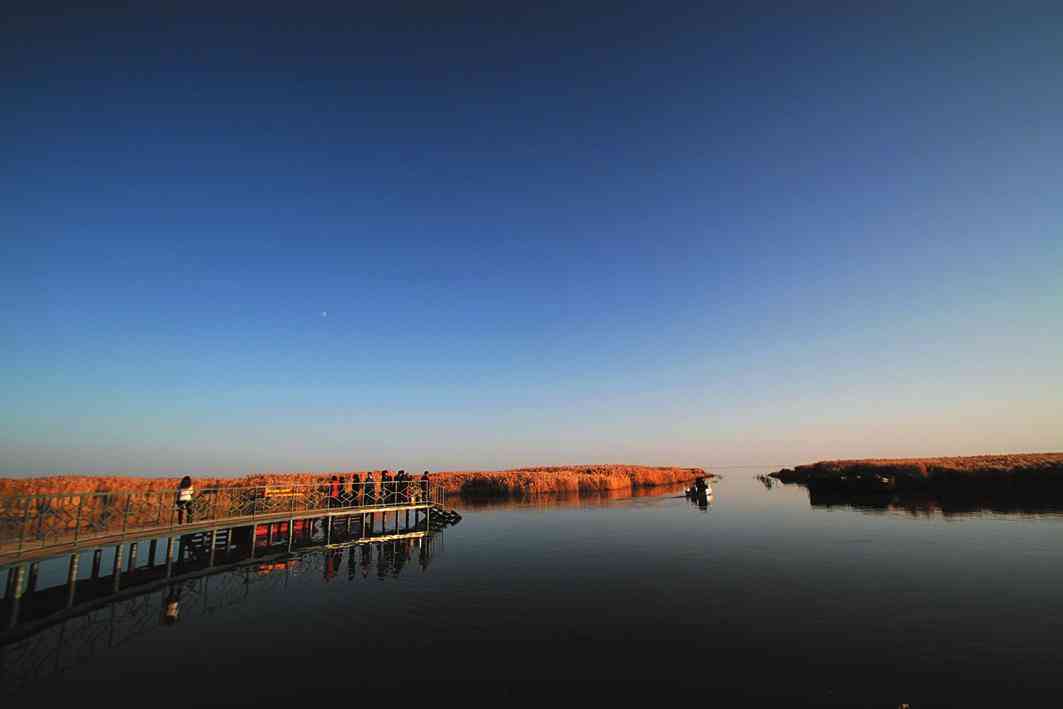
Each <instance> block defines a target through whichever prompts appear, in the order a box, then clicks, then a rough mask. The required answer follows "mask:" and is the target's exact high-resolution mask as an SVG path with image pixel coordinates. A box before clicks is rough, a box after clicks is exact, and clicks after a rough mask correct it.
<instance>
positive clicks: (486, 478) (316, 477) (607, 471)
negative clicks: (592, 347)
mask: <svg viewBox="0 0 1063 709" xmlns="http://www.w3.org/2000/svg"><path fill="white" fill-rule="evenodd" d="M367 472H369V471H366V470H356V471H344V472H340V471H336V472H325V473H267V474H252V475H244V476H241V477H235V478H233V477H219V476H209V475H200V476H194V477H193V481H194V483H195V485H196V486H197V487H200V488H210V487H242V486H254V485H274V484H280V483H287V484H293V483H303V484H313V483H324V482H325V481H327V480H329V479H330V478H331V477H332V476H333V475H339V476H341V477H342V478H343V479H344V480H345V481H347V480H350V477H351V475H352V474H355V473H357V474H358V475H359V476H360V478H361V480H363V481H364V480H365V476H366V473H367ZM372 472H373V477H374V480H376V481H377V482H379V480H380V472H381V471H379V470H374V471H372ZM407 472H408V473H410V475H412V476H413V477H414V478H417V477H418V476H419V475H420V473H421V471H419V470H411V471H407ZM394 473H395V471H394V470H392V471H391V474H392V475H394ZM708 474H709V473H707V472H706V471H705V470H703V469H701V468H680V467H653V466H645V465H568V466H554V467H534V468H515V469H511V470H490V471H440V472H435V473H430V476H431V478H432V481H433V483H435V484H438V485H442V486H443V488H444V489H445V491H446V493H447V494H449V495H461V496H463V497H522V496H527V495H537V494H557V493H563V494H570V493H589V492H604V491H611V490H624V489H636V488H646V487H656V486H660V485H673V484H676V483H686V482H689V481H691V480H693V479H694V478H696V477H699V476H702V475H708ZM179 480H180V476H175V477H168V478H148V477H136V476H118V475H50V476H40V477H34V478H19V479H15V478H0V495H28V494H47V495H52V494H63V493H78V492H149V491H156V490H170V489H173V488H175V487H176V486H177V483H178V481H179Z"/></svg>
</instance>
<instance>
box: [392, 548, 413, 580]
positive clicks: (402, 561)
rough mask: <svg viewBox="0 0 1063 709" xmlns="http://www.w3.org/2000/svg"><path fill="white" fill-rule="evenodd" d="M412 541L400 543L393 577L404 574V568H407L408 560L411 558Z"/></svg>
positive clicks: (396, 552) (396, 551)
mask: <svg viewBox="0 0 1063 709" xmlns="http://www.w3.org/2000/svg"><path fill="white" fill-rule="evenodd" d="M409 545H410V540H409V539H405V540H403V541H400V542H398V544H397V547H398V548H397V549H396V550H395V568H394V570H393V571H392V573H391V575H392V576H396V577H397V576H398V575H399V574H401V573H402V567H404V566H406V560H407V559H408V558H409V556H410V546H409Z"/></svg>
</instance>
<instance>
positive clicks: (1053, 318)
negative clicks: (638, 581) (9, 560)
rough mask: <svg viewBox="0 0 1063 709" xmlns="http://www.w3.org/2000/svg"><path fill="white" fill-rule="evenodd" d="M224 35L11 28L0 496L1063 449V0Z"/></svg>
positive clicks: (49, 20)
mask: <svg viewBox="0 0 1063 709" xmlns="http://www.w3.org/2000/svg"><path fill="white" fill-rule="evenodd" d="M928 4H932V5H934V7H935V8H937V9H934V10H933V11H931V10H928V9H927V8H926V7H924V5H928ZM226 5H228V4H226V3H215V4H214V5H213V6H209V10H207V11H205V12H204V13H203V14H197V13H196V12H195V11H193V10H190V9H189V6H190V4H188V3H182V4H180V5H172V6H171V5H166V7H171V8H181V9H180V10H173V11H171V10H167V11H165V12H162V11H159V10H157V9H155V10H152V12H155V13H156V14H134V13H131V12H129V11H102V10H95V11H89V10H82V9H70V10H62V9H61V8H58V7H56V8H51V7H49V6H48V5H47V3H39V2H34V3H27V4H26V5H25V7H24V8H22V9H21V10H18V9H16V10H12V9H11V7H10V6H8V5H5V9H4V11H3V12H4V13H5V14H4V15H3V16H2V17H0V22H2V24H0V85H2V86H3V90H2V91H3V97H4V104H5V108H4V110H3V111H2V112H0V141H2V143H0V144H2V145H3V161H2V162H0V195H2V196H0V247H2V252H0V254H2V255H0V302H2V304H3V319H2V322H0V357H2V360H0V361H2V368H0V405H2V413H0V474H7V475H22V474H29V473H47V472H144V473H172V472H183V471H188V472H231V473H236V472H247V471H262V470H329V469H351V468H363V467H385V466H386V467H393V468H394V467H400V466H405V467H407V468H413V469H420V468H423V467H432V468H437V469H446V468H451V469H453V468H485V467H511V466H517V465H525V464H551V463H567V462H572V463H577V462H579V463H582V462H633V463H650V464H699V465H714V464H715V465H729V464H761V463H763V464H769V465H774V464H794V463H801V462H807V461H810V460H814V459H818V458H824V457H852V456H881V455H927V454H973V453H981V452H1006V451H1045V450H1061V449H1063V317H1061V314H1063V157H1061V156H1063V84H1061V83H1060V75H1061V68H1063V9H1061V6H1060V5H1059V4H1058V3H1051V4H1045V5H1043V6H1041V7H1036V6H1033V5H1026V6H1021V5H1022V4H1021V3H1019V4H1013V3H994V4H993V5H986V6H985V8H980V7H979V6H978V5H977V4H976V3H957V4H956V7H955V9H951V10H950V9H942V8H945V4H944V3H912V4H911V5H905V4H901V3H897V4H894V5H893V8H892V9H891V11H890V12H889V14H883V15H874V16H873V15H871V14H867V13H865V12H864V11H861V14H860V15H848V14H844V13H842V12H839V11H829V12H828V11H824V10H822V9H820V10H817V11H816V12H815V13H814V14H787V13H784V12H780V11H778V10H774V9H770V5H767V4H765V5H762V6H760V7H759V8H751V9H748V10H744V11H738V10H736V9H734V8H733V7H728V6H723V5H721V6H712V5H702V6H700V7H686V8H684V7H681V6H678V5H668V4H667V3H637V4H634V5H633V6H632V7H630V8H624V7H622V5H621V4H618V3H607V4H602V5H601V6H600V7H594V6H592V5H591V4H589V3H578V5H579V6H580V9H579V10H578V11H574V10H572V9H570V8H568V9H556V10H551V9H542V10H540V9H524V10H521V11H520V12H510V11H503V10H502V9H500V8H504V7H505V6H507V5H508V4H507V3H484V4H482V5H476V4H465V3H456V4H455V3H425V4H423V5H422V4H412V3H383V4H379V3H378V4H376V5H375V6H373V7H370V6H368V5H367V6H364V7H363V6H361V5H360V4H358V3H354V4H352V3H344V4H342V5H335V6H329V5H318V4H315V3H296V4H292V3H285V4H283V5H278V6H277V7H276V8H272V7H271V6H270V5H269V4H268V3H266V4H263V3H255V4H254V5H253V6H249V7H248V9H247V11H246V12H243V11H235V10H233V11H229V12H228V13H227V14H219V11H218V9H217V8H218V7H221V6H226ZM738 5H742V6H747V7H748V5H750V4H746V3H739V4H738ZM802 5H803V4H802ZM161 6H162V4H161V3H160V4H158V6H157V5H156V4H155V3H147V4H143V8H145V10H143V12H145V13H148V12H149V10H148V8H156V7H161ZM386 7H390V8H391V9H382V8H386ZM805 7H806V12H808V8H809V7H811V5H808V6H805ZM821 7H826V6H821ZM281 8H287V9H286V10H282V9H281ZM344 8H346V9H344ZM352 8H353V9H352Z"/></svg>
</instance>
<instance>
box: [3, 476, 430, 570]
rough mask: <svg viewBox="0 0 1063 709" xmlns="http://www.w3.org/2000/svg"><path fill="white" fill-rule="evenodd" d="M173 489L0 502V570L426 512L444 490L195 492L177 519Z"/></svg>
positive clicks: (403, 486)
mask: <svg viewBox="0 0 1063 709" xmlns="http://www.w3.org/2000/svg"><path fill="white" fill-rule="evenodd" d="M174 498H175V491H173V490H161V491H147V492H124V493H99V492H93V493H72V494H70V493H66V494H56V495H29V496H21V497H10V498H3V499H0V568H3V567H5V566H10V565H12V564H17V563H21V562H26V561H36V560H40V559H45V558H48V557H51V556H56V555H59V554H64V553H73V552H77V551H79V550H83V549H90V548H93V547H99V546H108V545H111V544H118V543H122V542H126V541H135V540H137V539H145V538H150V537H162V536H167V535H186V534H193V533H197V532H203V533H207V532H214V531H217V530H222V529H232V528H235V527H242V526H251V525H260V524H270V523H276V522H284V521H287V520H300V519H307V518H335V517H349V516H352V515H384V516H389V515H397V514H399V513H408V512H414V513H415V514H426V515H427V514H429V510H430V509H431V508H432V507H433V506H439V507H442V506H443V505H444V503H445V492H444V491H443V489H442V488H441V487H439V486H431V487H430V488H428V487H424V486H422V485H421V484H420V482H419V481H410V482H405V483H404V482H400V483H394V482H389V483H387V484H386V486H385V485H383V484H382V485H381V486H379V487H377V486H373V487H371V488H370V487H366V486H365V484H364V483H362V484H360V485H358V486H355V487H348V488H347V489H345V490H342V492H341V493H340V494H339V495H331V494H329V491H328V488H323V486H321V485H286V486H277V485H259V486H247V487H225V488H212V489H206V490H203V491H200V492H199V493H198V494H197V495H196V497H195V501H194V503H193V504H192V506H191V508H190V509H189V510H188V512H187V514H188V517H189V519H191V520H192V521H189V522H182V521H181V516H182V512H181V511H179V510H177V508H176V506H175V505H174Z"/></svg>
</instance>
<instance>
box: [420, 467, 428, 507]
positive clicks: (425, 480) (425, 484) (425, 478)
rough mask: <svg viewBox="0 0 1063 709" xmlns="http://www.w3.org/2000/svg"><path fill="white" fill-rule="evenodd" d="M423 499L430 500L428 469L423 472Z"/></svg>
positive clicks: (424, 500) (423, 500)
mask: <svg viewBox="0 0 1063 709" xmlns="http://www.w3.org/2000/svg"><path fill="white" fill-rule="evenodd" d="M421 501H422V502H428V471H427V470H426V471H424V472H423V473H421Z"/></svg>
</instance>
